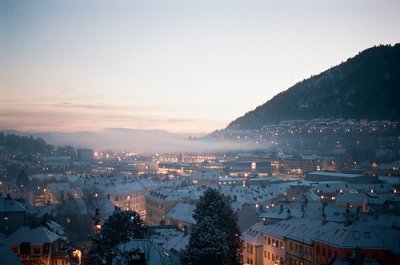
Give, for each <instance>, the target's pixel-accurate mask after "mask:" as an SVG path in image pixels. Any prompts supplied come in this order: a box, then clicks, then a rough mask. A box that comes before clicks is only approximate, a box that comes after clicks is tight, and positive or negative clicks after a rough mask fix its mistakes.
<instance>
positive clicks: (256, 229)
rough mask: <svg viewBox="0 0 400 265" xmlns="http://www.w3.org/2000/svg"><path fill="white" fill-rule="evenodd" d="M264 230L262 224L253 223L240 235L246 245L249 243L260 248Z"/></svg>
mask: <svg viewBox="0 0 400 265" xmlns="http://www.w3.org/2000/svg"><path fill="white" fill-rule="evenodd" d="M264 228H265V225H264V223H263V222H258V223H255V224H254V225H252V226H251V227H250V228H248V229H247V230H245V231H244V232H243V233H242V239H243V240H244V241H245V242H246V243H249V244H251V245H253V246H262V244H263V237H262V231H263V230H264Z"/></svg>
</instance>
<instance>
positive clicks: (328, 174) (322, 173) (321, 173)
mask: <svg viewBox="0 0 400 265" xmlns="http://www.w3.org/2000/svg"><path fill="white" fill-rule="evenodd" d="M307 175H311V176H313V175H315V176H326V177H340V178H359V177H362V176H364V175H363V174H347V173H337V172H327V171H314V172H310V173H307Z"/></svg>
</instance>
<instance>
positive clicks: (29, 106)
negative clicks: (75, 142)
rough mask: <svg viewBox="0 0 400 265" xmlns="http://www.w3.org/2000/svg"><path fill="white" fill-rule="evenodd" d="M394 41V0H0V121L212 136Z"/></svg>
mask: <svg viewBox="0 0 400 265" xmlns="http://www.w3.org/2000/svg"><path fill="white" fill-rule="evenodd" d="M397 42H400V1H398V0H393V1H386V0H376V1H371V0H352V1H349V0H340V1H331V0H326V1H325V0H324V1H321V0H315V1H307V0H304V1H271V0H246V1H244V0H241V1H237V0H226V1H218V0H201V1H200V0H198V1H194V0H143V1H136V0H117V1H111V0H108V1H104V0H91V1H85V0H64V1H63V0H46V1H44V0H36V1H31V0H1V1H0V95H1V96H0V130H20V131H28V132H39V131H54V132H76V131H99V130H102V129H105V128H129V129H161V130H167V131H169V132H179V133H208V132H212V131H214V130H216V129H221V128H224V127H225V126H227V125H228V123H229V122H230V121H232V120H234V119H235V118H237V117H239V116H242V115H243V114H245V113H246V112H247V111H250V110H252V109H254V108H255V107H257V106H258V105H261V104H263V103H265V102H266V101H267V100H269V99H271V98H272V97H273V96H274V95H276V94H278V93H279V92H281V91H284V90H286V89H287V88H289V87H290V86H292V85H294V84H295V83H296V82H298V81H301V80H303V79H305V78H308V77H310V76H311V75H315V74H319V73H320V72H322V71H324V70H326V69H328V68H330V67H331V66H335V65H337V64H339V63H341V62H342V61H345V60H346V59H347V58H349V57H353V56H355V55H356V54H357V53H358V52H360V51H362V50H364V49H366V48H369V47H372V46H374V45H379V44H395V43H397Z"/></svg>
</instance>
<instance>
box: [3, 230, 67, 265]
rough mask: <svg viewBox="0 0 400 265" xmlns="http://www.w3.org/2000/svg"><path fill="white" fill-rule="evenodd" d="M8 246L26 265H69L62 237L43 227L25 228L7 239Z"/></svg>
mask: <svg viewBox="0 0 400 265" xmlns="http://www.w3.org/2000/svg"><path fill="white" fill-rule="evenodd" d="M6 242H7V244H8V245H9V246H10V247H11V248H12V249H13V251H14V252H15V253H16V254H17V256H18V258H19V259H20V261H21V262H22V264H24V265H31V264H34V263H37V264H46V265H50V264H57V265H67V264H69V263H68V262H69V257H68V255H67V251H66V249H64V248H63V246H62V241H61V237H60V236H59V235H57V234H55V233H53V232H51V231H50V230H48V229H46V228H44V227H43V226H37V227H33V228H32V227H28V226H23V227H21V228H20V229H18V230H17V231H15V232H14V233H13V234H11V235H10V236H9V237H8V238H7V241H6Z"/></svg>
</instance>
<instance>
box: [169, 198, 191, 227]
mask: <svg viewBox="0 0 400 265" xmlns="http://www.w3.org/2000/svg"><path fill="white" fill-rule="evenodd" d="M195 209H196V205H193V204H188V203H183V202H179V203H177V204H176V205H175V206H174V207H173V208H172V209H171V210H169V211H168V213H167V214H166V217H167V218H170V219H174V220H180V221H183V222H185V223H188V224H195V223H196V221H195V220H194V219H193V212H194V210H195Z"/></svg>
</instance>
